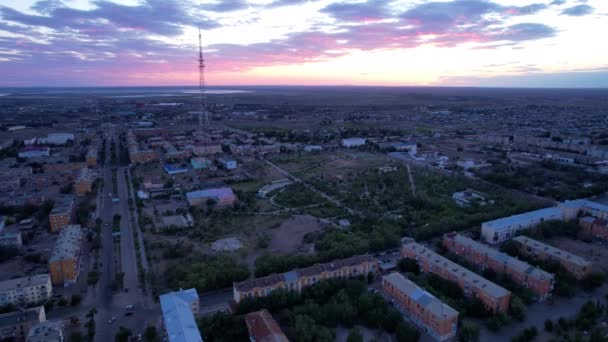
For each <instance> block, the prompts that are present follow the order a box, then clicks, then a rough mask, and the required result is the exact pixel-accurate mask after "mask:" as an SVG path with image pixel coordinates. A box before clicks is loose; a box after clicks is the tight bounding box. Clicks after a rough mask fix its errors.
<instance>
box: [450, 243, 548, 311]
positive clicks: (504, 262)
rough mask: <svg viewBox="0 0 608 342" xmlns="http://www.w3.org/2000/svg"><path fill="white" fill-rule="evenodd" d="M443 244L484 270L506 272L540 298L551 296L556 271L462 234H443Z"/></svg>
mask: <svg viewBox="0 0 608 342" xmlns="http://www.w3.org/2000/svg"><path fill="white" fill-rule="evenodd" d="M443 246H445V248H447V249H448V250H449V251H450V252H452V253H454V254H457V255H460V256H462V257H463V258H464V259H465V260H467V261H468V262H470V263H472V264H474V265H476V266H478V267H479V268H481V269H482V270H485V269H490V270H493V271H494V272H496V273H499V274H505V275H507V276H508V277H509V278H510V279H511V280H513V281H514V282H515V283H516V284H518V285H520V286H524V287H527V288H529V289H530V290H532V291H533V292H534V293H535V294H536V295H537V296H538V298H539V300H541V301H542V300H544V299H546V298H547V297H549V296H550V293H551V291H552V290H553V282H554V277H553V274H551V273H548V272H545V271H543V270H542V269H540V268H538V267H534V266H532V265H530V264H528V263H527V262H524V261H521V260H519V259H517V258H513V257H511V256H509V255H507V254H505V253H501V252H499V251H497V250H495V249H493V248H491V247H489V246H486V245H484V244H482V243H479V242H477V241H474V240H471V239H469V238H467V237H465V236H463V235H460V234H457V233H448V234H446V235H444V236H443Z"/></svg>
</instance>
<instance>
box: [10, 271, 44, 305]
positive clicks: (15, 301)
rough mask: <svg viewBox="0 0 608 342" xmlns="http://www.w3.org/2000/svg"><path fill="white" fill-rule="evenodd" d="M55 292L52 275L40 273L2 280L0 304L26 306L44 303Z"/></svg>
mask: <svg viewBox="0 0 608 342" xmlns="http://www.w3.org/2000/svg"><path fill="white" fill-rule="evenodd" d="M52 293H53V286H52V285H51V277H50V275H49V274H48V273H47V274H38V275H33V276H28V277H22V278H17V279H10V280H5V281H2V282H0V306H5V305H9V304H12V305H15V306H24V305H29V304H36V303H42V302H44V301H46V300H48V299H49V298H51V295H52Z"/></svg>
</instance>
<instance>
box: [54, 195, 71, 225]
mask: <svg viewBox="0 0 608 342" xmlns="http://www.w3.org/2000/svg"><path fill="white" fill-rule="evenodd" d="M73 215H74V198H73V197H71V196H70V197H64V198H62V199H60V200H58V201H57V203H56V204H55V206H53V209H52V210H51V213H50V214H49V224H50V227H51V233H57V232H59V231H60V230H61V228H63V226H65V225H68V224H70V223H71V222H72V216H73Z"/></svg>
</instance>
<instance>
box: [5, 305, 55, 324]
mask: <svg viewBox="0 0 608 342" xmlns="http://www.w3.org/2000/svg"><path fill="white" fill-rule="evenodd" d="M41 314H42V315H43V316H44V306H37V307H35V308H30V309H25V310H17V311H11V312H8V313H4V314H0V330H2V328H3V327H10V326H13V325H15V324H17V323H20V322H31V321H36V322H39V321H40V315H41ZM43 318H44V317H43Z"/></svg>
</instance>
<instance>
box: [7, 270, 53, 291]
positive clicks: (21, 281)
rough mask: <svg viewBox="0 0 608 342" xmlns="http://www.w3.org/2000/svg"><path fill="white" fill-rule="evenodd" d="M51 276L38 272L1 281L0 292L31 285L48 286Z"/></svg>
mask: <svg viewBox="0 0 608 342" xmlns="http://www.w3.org/2000/svg"><path fill="white" fill-rule="evenodd" d="M50 281H51V276H50V275H49V274H48V273H45V274H37V275H33V276H28V277H21V278H16V279H9V280H4V281H0V292H4V291H11V290H14V289H18V288H26V287H30V286H46V285H47V284H50Z"/></svg>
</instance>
